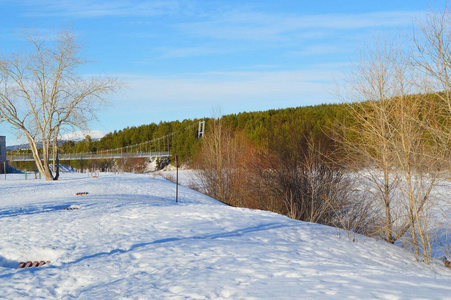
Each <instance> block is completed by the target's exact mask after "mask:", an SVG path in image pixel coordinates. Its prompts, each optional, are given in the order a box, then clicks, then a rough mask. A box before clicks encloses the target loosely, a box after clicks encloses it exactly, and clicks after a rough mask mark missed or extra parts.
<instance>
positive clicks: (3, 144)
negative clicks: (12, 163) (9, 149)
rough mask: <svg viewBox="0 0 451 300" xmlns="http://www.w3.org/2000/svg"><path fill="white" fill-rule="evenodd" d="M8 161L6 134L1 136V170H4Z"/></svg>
mask: <svg viewBox="0 0 451 300" xmlns="http://www.w3.org/2000/svg"><path fill="white" fill-rule="evenodd" d="M5 161H6V136H0V170H1V171H3V163H4V162H5Z"/></svg>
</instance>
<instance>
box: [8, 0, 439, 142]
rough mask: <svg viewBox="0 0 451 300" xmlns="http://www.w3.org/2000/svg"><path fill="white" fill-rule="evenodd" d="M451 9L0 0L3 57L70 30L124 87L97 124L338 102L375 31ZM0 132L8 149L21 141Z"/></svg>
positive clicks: (380, 4)
mask: <svg viewBox="0 0 451 300" xmlns="http://www.w3.org/2000/svg"><path fill="white" fill-rule="evenodd" d="M444 3H445V1H419V0H417V1H415V0H411V1H404V0H391V1H387V0H378V1H362V0H352V1H351V0H342V1H337V0H322V1H302V0H299V1H294V0H291V1H289V0H279V1H273V0H270V1H269V0H268V1H267V0H258V1H257V0H255V1H250V0H249V1H245V0H243V1H233V0H232V1H205V0H203V1H201V0H199V1H196V0H180V1H178V0H158V1H131V0H117V1H116V0H110V1H88V0H78V1H64V0H59V1H49V0H22V1H13V0H0V52H1V53H2V54H4V55H7V54H8V53H12V52H14V51H18V50H20V48H21V45H23V44H22V42H21V40H20V38H19V34H20V32H21V27H32V28H34V29H36V30H37V31H39V32H40V33H41V34H44V35H48V36H52V35H54V34H55V33H56V32H57V31H59V30H61V29H67V28H71V30H72V31H74V32H75V33H76V35H77V36H78V38H79V40H80V42H81V45H82V47H83V56H84V57H85V58H87V59H88V60H89V61H91V62H92V63H90V64H89V65H87V66H84V67H83V69H81V70H80V72H83V73H87V74H107V75H111V76H114V77H117V78H119V79H120V80H121V81H122V82H123V83H125V86H126V87H125V88H123V89H122V90H121V91H120V92H119V93H117V94H115V95H113V96H111V97H110V98H109V99H110V103H111V105H110V106H109V107H106V108H105V110H103V111H101V112H100V113H99V115H98V117H99V120H98V122H96V123H92V125H91V127H92V129H95V130H101V131H104V132H110V131H113V130H119V129H122V128H124V127H127V126H139V125H142V124H149V123H152V122H156V123H158V122H160V121H173V120H183V119H192V118H200V117H210V116H211V115H212V111H213V110H214V109H215V108H217V107H220V108H221V112H222V113H223V114H230V113H238V112H242V111H258V110H267V109H277V108H286V107H297V106H306V105H315V104H320V103H333V102H337V101H338V100H337V99H336V97H335V96H334V94H333V90H334V84H335V83H334V82H336V81H337V78H339V77H340V74H342V73H343V72H345V71H346V68H347V66H349V64H350V63H351V62H352V61H354V60H355V59H356V57H357V54H358V52H359V51H360V50H362V49H363V48H364V47H365V43H368V42H370V41H371V39H372V37H374V36H375V35H380V34H381V32H382V33H383V34H385V33H388V34H391V33H394V32H399V31H406V30H410V29H409V28H411V26H412V24H413V23H414V22H415V20H416V19H419V18H421V17H422V16H423V15H424V13H425V12H426V11H427V10H428V9H431V8H434V7H440V6H443V5H444ZM12 134H13V133H12V131H11V130H10V127H9V126H8V125H5V124H2V125H0V135H7V144H8V145H12V144H15V143H17V142H20V139H18V138H16V137H14V136H13V135H12Z"/></svg>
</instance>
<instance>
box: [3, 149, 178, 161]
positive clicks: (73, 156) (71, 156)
mask: <svg viewBox="0 0 451 300" xmlns="http://www.w3.org/2000/svg"><path fill="white" fill-rule="evenodd" d="M169 156H171V154H170V152H167V151H164V152H125V153H68V154H59V155H58V159H59V160H60V161H61V160H91V159H120V158H132V157H148V158H156V157H169ZM41 159H42V156H41ZM6 160H7V161H34V158H33V155H31V154H24V155H7V157H6Z"/></svg>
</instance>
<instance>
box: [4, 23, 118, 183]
mask: <svg viewBox="0 0 451 300" xmlns="http://www.w3.org/2000/svg"><path fill="white" fill-rule="evenodd" d="M23 37H24V39H25V41H26V43H27V45H28V46H29V48H27V50H28V51H27V52H18V53H15V54H11V55H8V56H2V57H1V58H0V119H2V120H3V121H5V122H7V123H9V124H10V125H12V126H13V128H15V129H16V130H18V131H19V132H21V133H22V134H23V135H24V136H25V137H26V138H27V141H28V143H29V144H30V148H31V151H32V153H33V157H34V160H35V162H36V166H37V168H38V169H39V171H40V172H41V173H42V174H43V175H44V176H45V178H46V179H47V180H53V179H57V178H54V177H53V174H52V171H51V170H50V167H49V162H50V157H51V154H52V153H53V154H54V155H55V156H54V157H56V155H57V150H58V135H59V133H60V132H61V130H63V128H66V127H68V126H71V127H83V126H84V125H86V123H87V122H88V121H90V120H92V119H93V118H95V115H96V112H97V109H98V108H99V107H100V104H102V103H104V101H105V98H103V97H104V96H105V95H107V94H109V93H111V92H114V91H115V90H116V89H117V88H118V86H119V85H118V82H117V81H116V80H115V79H112V78H109V77H95V76H83V75H80V74H78V73H77V69H78V68H79V67H80V66H82V65H83V64H85V63H86V61H85V60H83V59H82V58H81V57H80V53H79V52H80V46H79V44H78V42H77V40H76V38H75V35H74V34H73V33H71V32H68V31H61V32H59V33H58V34H57V36H56V39H54V40H52V39H46V38H43V37H41V36H40V35H39V34H38V33H36V32H34V31H31V30H25V31H24V35H23ZM39 143H42V150H40V149H39V147H38V145H39ZM41 155H42V158H41Z"/></svg>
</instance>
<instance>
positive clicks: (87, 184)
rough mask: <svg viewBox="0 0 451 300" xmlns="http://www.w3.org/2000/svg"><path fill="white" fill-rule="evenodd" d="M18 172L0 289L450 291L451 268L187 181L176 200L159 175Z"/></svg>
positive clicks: (176, 293)
mask: <svg viewBox="0 0 451 300" xmlns="http://www.w3.org/2000/svg"><path fill="white" fill-rule="evenodd" d="M18 178H21V177H17V179H16V180H12V179H11V177H9V178H8V180H6V181H5V180H3V179H2V180H0V190H1V191H2V196H1V201H0V241H1V243H0V278H1V279H0V298H8V299H18V298H37V297H42V298H72V297H79V298H82V299H109V298H113V299H114V298H133V299H136V298H145V299H167V298H169V299H185V298H194V299H212V298H213V299H217V298H219V299H243V298H247V299H252V298H254V299H263V298H266V299H303V298H304V299H313V298H336V299H341V298H344V297H345V298H383V299H387V298H392V299H399V298H404V299H412V298H428V299H430V298H437V299H438V298H447V297H451V286H450V284H449V283H450V282H451V271H449V270H448V269H445V268H443V267H441V266H439V265H433V266H426V265H423V264H421V263H417V262H415V260H414V258H413V257H412V255H411V254H410V253H408V252H405V251H404V250H402V249H400V248H398V247H395V246H391V245H387V244H385V243H383V242H381V241H375V240H372V239H368V238H365V237H360V236H359V237H358V238H357V240H356V241H355V242H353V241H350V240H349V239H348V238H347V235H346V234H345V233H343V232H340V231H338V230H337V229H334V228H330V227H326V226H321V225H317V224H311V223H304V222H298V221H294V220H291V219H288V218H286V217H283V216H280V215H276V214H273V213H270V212H264V211H256V210H249V209H238V208H232V207H228V206H226V205H222V204H220V203H218V202H217V201H215V200H213V199H211V198H209V197H207V196H204V195H201V194H199V193H196V192H194V191H192V190H189V189H188V188H186V187H180V198H179V199H180V203H178V204H176V203H175V197H174V193H175V186H174V184H173V183H171V182H169V181H167V180H165V179H162V178H159V177H156V178H152V176H150V175H129V174H123V175H104V174H101V175H100V177H99V178H96V179H94V178H89V177H87V175H85V174H82V175H80V174H64V175H63V177H62V179H61V180H60V181H58V182H45V181H39V180H30V181H24V180H19V179H18ZM77 192H89V194H88V195H86V196H75V195H74V194H75V193H77ZM68 207H72V208H78V209H72V210H64V208H68ZM28 260H44V261H46V260H50V261H51V264H50V265H46V266H43V267H39V268H28V269H16V267H17V265H18V262H20V261H28Z"/></svg>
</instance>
